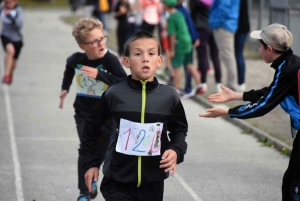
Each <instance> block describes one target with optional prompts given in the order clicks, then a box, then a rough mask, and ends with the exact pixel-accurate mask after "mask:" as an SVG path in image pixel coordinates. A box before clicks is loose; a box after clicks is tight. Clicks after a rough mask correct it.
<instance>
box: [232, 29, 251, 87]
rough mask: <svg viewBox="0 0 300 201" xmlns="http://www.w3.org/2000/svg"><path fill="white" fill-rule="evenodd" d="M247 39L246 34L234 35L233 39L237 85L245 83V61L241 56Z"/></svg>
mask: <svg viewBox="0 0 300 201" xmlns="http://www.w3.org/2000/svg"><path fill="white" fill-rule="evenodd" d="M247 37H248V33H236V34H235V37H234V47H235V59H236V66H237V74H238V84H239V85H241V84H244V83H245V72H246V67H245V61H244V56H243V50H244V46H245V42H246V39H247Z"/></svg>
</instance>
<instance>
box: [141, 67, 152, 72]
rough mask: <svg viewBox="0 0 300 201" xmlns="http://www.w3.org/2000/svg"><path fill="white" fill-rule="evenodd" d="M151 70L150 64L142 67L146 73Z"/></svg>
mask: <svg viewBox="0 0 300 201" xmlns="http://www.w3.org/2000/svg"><path fill="white" fill-rule="evenodd" d="M149 70H150V68H149V66H143V67H142V72H144V73H147V72H149Z"/></svg>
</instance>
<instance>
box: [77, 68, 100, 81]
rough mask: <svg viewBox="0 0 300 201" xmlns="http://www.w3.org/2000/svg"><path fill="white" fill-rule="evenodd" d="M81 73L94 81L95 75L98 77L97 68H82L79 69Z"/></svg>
mask: <svg viewBox="0 0 300 201" xmlns="http://www.w3.org/2000/svg"><path fill="white" fill-rule="evenodd" d="M81 70H82V73H83V74H84V75H86V76H88V77H91V78H94V79H96V77H97V75H98V69H97V68H92V67H89V66H83V67H82V68H81Z"/></svg>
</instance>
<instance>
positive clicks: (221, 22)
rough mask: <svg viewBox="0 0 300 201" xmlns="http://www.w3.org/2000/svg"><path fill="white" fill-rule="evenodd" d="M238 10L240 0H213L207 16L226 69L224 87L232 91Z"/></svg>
mask: <svg viewBox="0 0 300 201" xmlns="http://www.w3.org/2000/svg"><path fill="white" fill-rule="evenodd" d="M239 10H240V0H214V2H213V5H212V7H211V10H210V15H209V26H210V27H211V28H212V29H213V35H214V37H215V40H216V44H217V47H218V49H219V53H220V58H221V60H222V61H223V62H224V64H225V67H226V69H227V83H226V86H227V87H228V88H230V89H233V90H236V86H235V74H236V73H235V69H236V63H235V54H234V34H235V32H236V30H237V28H238V18H239Z"/></svg>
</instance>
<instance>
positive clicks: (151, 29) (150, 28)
mask: <svg viewBox="0 0 300 201" xmlns="http://www.w3.org/2000/svg"><path fill="white" fill-rule="evenodd" d="M154 29H155V25H154V24H148V23H147V22H146V21H143V23H142V26H141V30H144V31H148V32H150V33H152V34H153V32H154ZM159 35H160V34H159Z"/></svg>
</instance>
